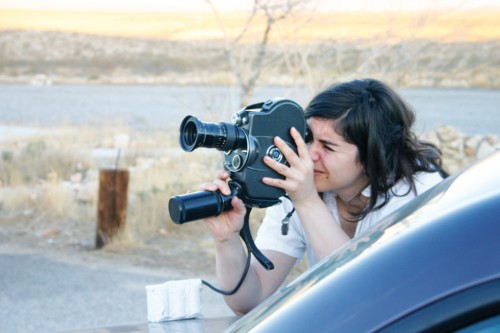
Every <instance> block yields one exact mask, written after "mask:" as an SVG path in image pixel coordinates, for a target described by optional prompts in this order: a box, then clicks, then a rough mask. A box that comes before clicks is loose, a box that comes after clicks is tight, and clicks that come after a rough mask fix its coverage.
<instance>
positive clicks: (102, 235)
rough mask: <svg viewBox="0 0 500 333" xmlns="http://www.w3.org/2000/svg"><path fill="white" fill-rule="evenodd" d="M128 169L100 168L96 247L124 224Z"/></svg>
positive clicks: (106, 240) (107, 239) (111, 236)
mask: <svg viewBox="0 0 500 333" xmlns="http://www.w3.org/2000/svg"><path fill="white" fill-rule="evenodd" d="M128 179H129V173H128V170H100V172H99V198H98V204H97V232H96V248H98V249H100V248H102V247H103V246H104V245H106V244H107V243H109V241H110V240H111V238H113V236H114V235H116V234H117V233H118V232H119V231H120V230H121V229H123V227H124V226H125V220H126V219H127V194H128Z"/></svg>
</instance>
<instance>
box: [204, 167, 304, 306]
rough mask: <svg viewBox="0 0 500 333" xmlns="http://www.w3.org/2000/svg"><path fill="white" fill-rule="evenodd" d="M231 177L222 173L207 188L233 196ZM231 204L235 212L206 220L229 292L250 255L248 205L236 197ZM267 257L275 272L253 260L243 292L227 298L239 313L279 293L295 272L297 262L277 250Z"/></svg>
mask: <svg viewBox="0 0 500 333" xmlns="http://www.w3.org/2000/svg"><path fill="white" fill-rule="evenodd" d="M228 178H229V175H228V174H227V172H222V173H221V174H220V175H219V179H217V180H215V181H214V182H212V183H209V184H205V185H204V186H203V189H204V190H209V191H216V190H219V191H221V192H222V193H223V194H225V195H229V194H230V189H229V186H228V185H227V183H226V180H227V179H228ZM231 204H232V206H233V209H231V210H229V211H227V212H225V213H223V214H220V215H218V216H215V217H210V218H207V219H205V225H206V226H207V227H208V229H209V230H210V232H211V234H212V237H213V239H214V243H215V252H216V273H217V279H218V282H219V285H220V286H219V289H222V290H227V291H229V290H232V289H234V287H235V286H236V285H237V283H238V282H239V280H240V278H241V275H242V273H243V271H244V268H245V264H246V261H247V252H246V251H245V249H244V245H243V243H242V241H241V239H240V236H239V232H240V230H241V228H242V227H243V219H244V216H245V212H246V209H245V205H244V204H243V202H242V201H241V200H240V199H239V198H238V197H234V198H233V199H232V201H231ZM263 254H264V255H265V256H266V257H268V258H269V259H270V260H271V261H272V262H273V264H274V269H273V270H269V271H268V270H266V269H265V268H264V267H262V266H261V265H260V263H259V262H257V261H256V260H254V259H252V263H251V266H250V268H249V271H248V273H247V276H246V278H245V280H244V282H243V284H242V285H241V287H240V288H239V290H238V291H237V292H236V293H235V294H233V295H231V296H225V300H226V303H227V304H228V306H229V307H230V308H231V309H232V310H233V311H234V312H235V313H237V314H243V313H246V312H248V311H249V310H251V309H252V308H254V307H255V306H256V305H257V304H259V303H260V302H262V301H263V300H264V299H265V298H267V297H268V296H269V295H271V294H272V293H273V292H275V291H276V290H277V289H278V288H279V286H280V285H281V284H282V283H283V281H284V280H285V278H286V276H287V275H288V273H289V272H290V271H291V269H292V267H293V265H294V263H295V260H296V259H295V258H293V257H290V256H288V255H285V254H282V253H279V252H275V251H267V252H264V253H263Z"/></svg>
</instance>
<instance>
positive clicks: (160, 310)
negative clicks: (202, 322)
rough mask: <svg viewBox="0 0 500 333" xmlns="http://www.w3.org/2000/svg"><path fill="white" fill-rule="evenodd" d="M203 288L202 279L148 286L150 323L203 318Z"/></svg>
mask: <svg viewBox="0 0 500 333" xmlns="http://www.w3.org/2000/svg"><path fill="white" fill-rule="evenodd" d="M201 287H202V283H201V280H200V279H189V280H177V281H167V282H165V283H162V284H155V285H150V286H146V294H147V306H148V321H150V322H160V321H169V320H178V319H189V318H198V317H201V316H202V306H201Z"/></svg>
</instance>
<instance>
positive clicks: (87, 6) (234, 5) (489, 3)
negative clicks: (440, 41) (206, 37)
mask: <svg viewBox="0 0 500 333" xmlns="http://www.w3.org/2000/svg"><path fill="white" fill-rule="evenodd" d="M212 1H213V2H214V3H215V4H216V7H217V8H218V10H219V11H235V10H245V9H246V8H248V5H249V3H252V2H253V1H251V0H212ZM277 1H279V0H277ZM282 1H283V0H282ZM315 1H316V2H317V3H318V4H319V6H320V8H322V9H325V10H347V11H357V10H370V11H373V10H382V11H386V10H423V9H471V8H481V7H485V6H486V7H496V8H497V9H500V1H499V0H348V1H345V0H315ZM0 9H25V10H29V9H33V10H77V11H79V10H96V11H134V12H141V11H144V12H151V11H205V10H206V11H208V10H209V6H208V5H207V4H206V2H205V1H204V0H182V1H178V0H86V1H81V0H14V1H13V0H0Z"/></svg>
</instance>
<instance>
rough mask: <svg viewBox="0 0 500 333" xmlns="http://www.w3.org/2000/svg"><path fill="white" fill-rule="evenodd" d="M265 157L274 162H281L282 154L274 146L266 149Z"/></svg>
mask: <svg viewBox="0 0 500 333" xmlns="http://www.w3.org/2000/svg"><path fill="white" fill-rule="evenodd" d="M266 154H267V156H269V157H271V158H272V159H273V160H275V161H276V162H281V160H283V153H282V152H281V150H279V149H278V147H276V146H271V147H269V148H268V149H267V153H266Z"/></svg>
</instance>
